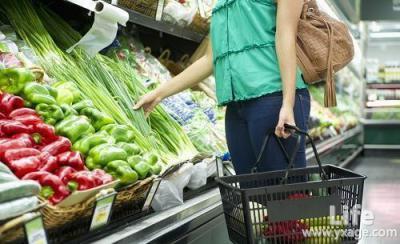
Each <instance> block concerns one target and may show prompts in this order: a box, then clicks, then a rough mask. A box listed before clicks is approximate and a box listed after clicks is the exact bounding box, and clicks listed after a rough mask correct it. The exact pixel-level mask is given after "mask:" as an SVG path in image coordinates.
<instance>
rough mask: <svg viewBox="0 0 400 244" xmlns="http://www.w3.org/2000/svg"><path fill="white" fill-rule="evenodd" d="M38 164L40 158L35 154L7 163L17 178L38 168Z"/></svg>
mask: <svg viewBox="0 0 400 244" xmlns="http://www.w3.org/2000/svg"><path fill="white" fill-rule="evenodd" d="M39 165H40V160H39V158H38V157H35V156H31V157H26V158H21V159H18V160H14V161H11V162H10V163H9V164H8V166H9V167H10V168H11V170H12V171H13V172H14V174H15V175H16V176H17V177H18V178H22V177H23V176H24V175H26V174H28V173H31V172H34V171H36V170H38V168H39Z"/></svg>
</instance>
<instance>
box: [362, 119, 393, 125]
mask: <svg viewBox="0 0 400 244" xmlns="http://www.w3.org/2000/svg"><path fill="white" fill-rule="evenodd" d="M361 123H362V124H363V125H378V126H379V125H400V120H372V119H363V120H361Z"/></svg>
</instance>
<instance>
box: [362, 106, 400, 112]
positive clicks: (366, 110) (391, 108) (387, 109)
mask: <svg viewBox="0 0 400 244" xmlns="http://www.w3.org/2000/svg"><path fill="white" fill-rule="evenodd" d="M364 112H366V113H374V112H400V107H398V108H396V107H387V108H385V107H375V108H365V109H364Z"/></svg>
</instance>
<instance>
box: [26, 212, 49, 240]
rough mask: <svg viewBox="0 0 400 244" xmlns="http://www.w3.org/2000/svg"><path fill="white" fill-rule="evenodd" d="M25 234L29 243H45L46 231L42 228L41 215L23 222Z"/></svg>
mask: <svg viewBox="0 0 400 244" xmlns="http://www.w3.org/2000/svg"><path fill="white" fill-rule="evenodd" d="M25 234H26V239H27V242H28V243H29V244H47V237H46V232H45V231H44V228H43V221H42V216H40V215H39V216H38V217H36V218H34V219H31V220H29V221H27V222H26V223H25Z"/></svg>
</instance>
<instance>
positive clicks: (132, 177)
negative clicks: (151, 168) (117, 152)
mask: <svg viewBox="0 0 400 244" xmlns="http://www.w3.org/2000/svg"><path fill="white" fill-rule="evenodd" d="M105 171H106V172H107V173H109V174H110V175H112V177H113V178H117V179H119V180H120V184H121V185H129V184H132V183H135V182H136V181H137V180H138V174H137V173H136V172H135V171H134V170H133V169H131V167H129V164H128V163H127V162H125V161H123V160H114V161H111V162H109V163H108V164H107V166H106V167H105Z"/></svg>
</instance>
